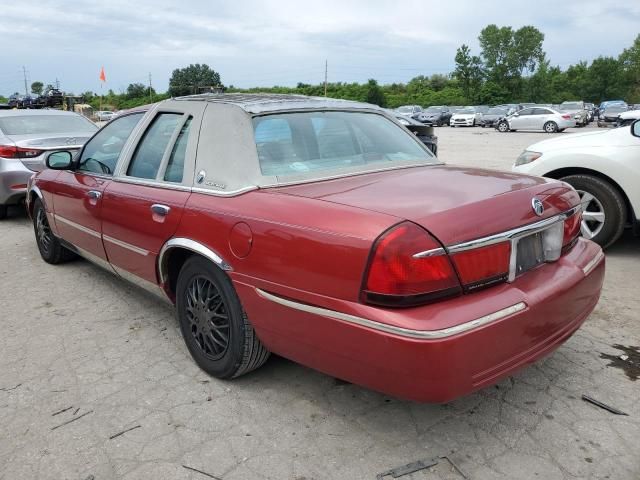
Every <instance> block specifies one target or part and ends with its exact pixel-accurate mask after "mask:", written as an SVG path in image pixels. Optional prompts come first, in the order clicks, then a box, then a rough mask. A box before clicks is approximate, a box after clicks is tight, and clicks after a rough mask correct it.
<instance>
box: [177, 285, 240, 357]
mask: <svg viewBox="0 0 640 480" xmlns="http://www.w3.org/2000/svg"><path fill="white" fill-rule="evenodd" d="M185 305H186V314H187V320H188V321H189V327H190V330H191V335H192V336H193V339H194V340H195V343H196V345H197V346H198V348H199V349H200V351H201V352H202V353H203V354H204V355H205V356H206V357H207V358H209V359H211V360H218V359H219V358H221V357H222V356H223V355H224V354H225V353H226V351H227V349H228V348H229V336H230V323H229V314H228V312H229V310H228V308H227V306H226V304H225V302H224V300H223V298H222V296H221V295H220V291H219V290H218V289H217V287H216V286H215V285H214V284H213V283H212V282H211V281H210V280H209V279H208V278H206V277H203V276H198V277H195V278H194V279H193V280H191V282H190V283H189V285H188V286H187V289H186V292H185Z"/></svg>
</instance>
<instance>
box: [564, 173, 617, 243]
mask: <svg viewBox="0 0 640 480" xmlns="http://www.w3.org/2000/svg"><path fill="white" fill-rule="evenodd" d="M561 180H562V181H565V182H567V183H568V184H570V185H571V186H572V187H573V188H575V189H576V190H580V191H583V192H588V193H590V194H591V195H593V196H594V197H595V198H596V199H597V200H598V201H599V202H600V204H601V205H602V210H603V211H604V215H605V219H604V224H603V225H602V228H601V229H600V231H599V232H598V233H597V234H596V235H595V236H594V237H593V238H591V240H593V241H594V242H596V243H597V244H598V245H600V246H601V247H602V248H607V247H609V246H611V245H612V244H613V243H614V242H615V241H616V240H618V238H620V235H622V232H623V231H624V226H625V223H626V221H627V209H626V206H625V202H624V198H623V197H622V194H621V193H620V192H619V191H618V189H617V188H615V187H614V186H613V185H611V184H610V183H609V182H607V181H605V180H602V179H600V178H598V177H594V176H591V175H569V176H567V177H564V178H561Z"/></svg>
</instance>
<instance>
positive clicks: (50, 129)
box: [0, 115, 98, 135]
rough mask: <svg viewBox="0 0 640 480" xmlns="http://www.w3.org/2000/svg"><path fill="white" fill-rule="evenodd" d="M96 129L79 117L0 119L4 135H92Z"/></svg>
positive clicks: (51, 116)
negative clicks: (81, 133) (86, 133)
mask: <svg viewBox="0 0 640 480" xmlns="http://www.w3.org/2000/svg"><path fill="white" fill-rule="evenodd" d="M96 130H98V127H97V126H96V125H94V124H93V123H91V122H90V121H89V120H86V119H85V118H82V117H81V116H79V115H24V116H21V115H16V116H10V117H0V131H2V133H4V134H5V135H32V134H49V133H80V132H88V133H93V132H95V131H96Z"/></svg>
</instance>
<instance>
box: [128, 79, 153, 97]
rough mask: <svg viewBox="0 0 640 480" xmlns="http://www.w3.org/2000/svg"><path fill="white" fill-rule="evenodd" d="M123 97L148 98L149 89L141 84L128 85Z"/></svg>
mask: <svg viewBox="0 0 640 480" xmlns="http://www.w3.org/2000/svg"><path fill="white" fill-rule="evenodd" d="M125 96H126V97H127V98H128V99H131V98H141V97H148V96H149V87H148V86H146V85H145V84H143V83H130V84H129V86H128V87H127V91H126V93H125Z"/></svg>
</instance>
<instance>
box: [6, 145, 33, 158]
mask: <svg viewBox="0 0 640 480" xmlns="http://www.w3.org/2000/svg"><path fill="white" fill-rule="evenodd" d="M43 151H44V150H38V149H37V148H25V147H16V146H15V145H0V157H4V158H34V157H37V156H38V155H40V154H41V153H42V152H43Z"/></svg>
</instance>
